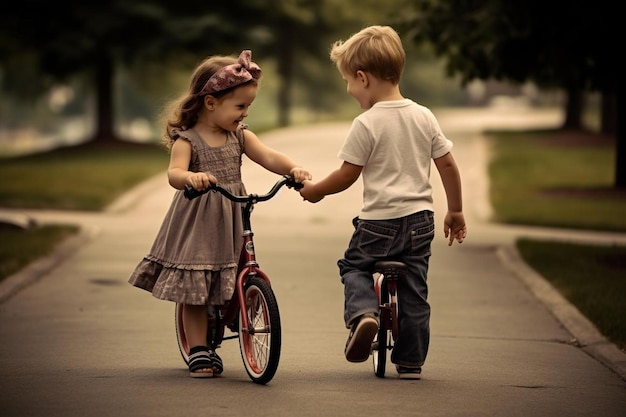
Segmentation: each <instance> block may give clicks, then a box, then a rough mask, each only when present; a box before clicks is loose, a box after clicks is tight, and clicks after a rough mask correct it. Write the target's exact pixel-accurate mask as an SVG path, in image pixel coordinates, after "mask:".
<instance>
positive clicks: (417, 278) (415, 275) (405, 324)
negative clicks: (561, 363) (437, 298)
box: [337, 211, 435, 367]
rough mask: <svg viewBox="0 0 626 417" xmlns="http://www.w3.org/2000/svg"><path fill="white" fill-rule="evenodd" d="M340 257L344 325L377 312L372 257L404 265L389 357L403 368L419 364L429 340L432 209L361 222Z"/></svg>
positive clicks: (425, 352) (354, 222) (355, 221)
mask: <svg viewBox="0 0 626 417" xmlns="http://www.w3.org/2000/svg"><path fill="white" fill-rule="evenodd" d="M352 223H353V224H354V227H355V231H354V234H353V235H352V238H351V239H350V245H349V246H348V249H347V250H346V252H345V254H344V257H343V258H342V259H340V260H339V261H338V262H337V265H338V266H339V274H340V275H341V282H342V283H343V284H344V295H345V304H344V320H345V323H346V327H348V328H349V327H350V324H351V323H352V321H353V320H354V319H356V318H357V317H359V316H361V315H362V314H364V313H375V314H376V313H378V299H377V298H376V293H375V292H374V280H373V278H372V269H373V267H374V263H375V262H376V261H379V260H382V259H394V260H398V261H402V262H404V263H405V264H406V265H407V267H408V274H407V276H406V279H402V280H400V281H399V282H398V339H397V341H396V344H395V346H394V349H393V352H392V354H391V361H392V362H393V363H395V364H398V365H404V366H413V367H416V366H422V365H423V364H424V361H425V360H426V355H427V353H428V345H429V342H430V304H428V301H427V298H428V286H427V284H426V278H427V275H428V261H429V259H430V254H431V252H430V245H431V242H432V240H433V238H434V236H435V222H434V213H433V212H431V211H420V212H418V213H414V214H410V215H408V216H405V217H402V218H399V219H390V220H361V219H359V218H358V217H357V218H355V219H354V220H353V221H352Z"/></svg>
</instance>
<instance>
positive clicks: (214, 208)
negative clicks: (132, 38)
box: [128, 50, 311, 377]
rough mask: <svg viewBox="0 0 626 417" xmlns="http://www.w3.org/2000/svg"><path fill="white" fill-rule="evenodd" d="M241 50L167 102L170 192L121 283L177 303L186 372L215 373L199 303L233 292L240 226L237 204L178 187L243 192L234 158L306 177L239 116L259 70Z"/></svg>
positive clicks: (216, 59)
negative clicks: (150, 239)
mask: <svg viewBox="0 0 626 417" xmlns="http://www.w3.org/2000/svg"><path fill="white" fill-rule="evenodd" d="M251 57H252V53H251V51H249V50H245V51H243V52H242V53H241V55H240V56H239V59H236V58H235V57H231V56H213V57H210V58H208V59H206V60H204V61H203V62H202V63H201V64H200V65H199V67H198V68H197V69H196V70H195V72H194V74H193V76H192V79H191V85H190V87H189V91H188V93H187V94H186V95H185V96H184V97H183V98H182V99H180V100H179V101H178V102H176V103H175V104H174V112H173V114H171V115H170V116H169V118H168V121H167V128H166V133H165V136H164V142H165V145H166V147H167V148H168V150H169V152H170V163H169V167H168V171H167V175H168V180H169V183H170V185H171V186H172V187H174V188H176V189H177V190H179V191H177V192H176V193H175V195H174V198H173V200H172V204H171V206H170V208H169V210H168V212H167V214H166V215H165V219H164V221H163V224H162V225H161V228H160V230H159V232H158V234H157V236H156V239H155V242H154V243H153V245H152V249H151V250H150V253H149V254H148V255H146V256H145V257H144V259H143V260H141V262H139V264H138V265H137V267H136V269H135V271H134V272H133V273H132V275H131V277H130V279H129V281H128V282H129V283H130V284H132V285H134V286H136V287H139V288H142V289H144V290H147V291H150V292H151V293H152V295H153V296H154V297H156V298H159V299H162V300H169V301H173V302H176V303H180V304H182V305H183V326H184V329H185V334H186V335H187V338H188V341H189V346H191V349H190V352H189V371H190V375H191V376H192V377H212V376H214V375H219V374H221V373H222V371H223V365H222V361H221V359H220V357H219V356H218V355H217V354H216V353H215V351H213V350H209V349H208V347H207V343H206V331H207V305H220V304H224V302H225V301H226V300H229V299H230V298H231V297H232V295H233V292H234V283H235V278H236V273H237V262H238V257H239V250H240V248H241V245H242V243H243V241H242V240H243V238H242V232H243V225H242V221H241V209H240V206H239V204H237V203H233V202H231V201H230V200H228V199H226V198H222V196H221V195H220V194H219V193H206V194H203V195H202V196H201V197H198V198H196V199H194V200H191V201H189V200H187V199H185V197H184V194H183V192H182V191H181V190H182V189H184V187H185V185H189V186H191V187H193V188H195V189H196V190H204V189H206V188H207V187H209V185H210V184H217V183H219V184H220V185H221V186H222V187H224V188H226V189H227V190H228V191H230V192H231V193H232V194H235V195H245V194H247V192H246V189H245V187H244V184H243V183H242V182H241V161H242V160H241V158H242V154H244V153H245V154H246V155H247V156H248V157H249V158H250V159H251V160H252V161H254V162H256V163H258V164H259V165H261V166H262V167H264V168H265V169H267V170H269V171H271V172H274V173H276V174H280V175H283V174H291V175H293V177H294V178H295V180H296V181H298V182H302V181H304V180H307V179H311V175H310V174H309V172H308V171H306V170H305V169H303V168H301V167H299V166H297V165H296V163H295V162H293V161H292V160H291V159H290V158H289V157H287V156H286V155H284V154H282V153H280V152H277V151H275V150H273V149H271V148H269V147H267V146H265V145H264V144H263V143H261V141H260V140H259V138H258V137H257V136H256V135H255V134H254V133H252V132H251V131H249V130H247V125H245V124H243V123H242V121H243V119H244V118H245V117H246V116H247V115H248V109H249V107H250V105H251V104H252V102H253V101H254V99H255V97H256V95H257V89H258V80H259V78H260V76H261V69H260V68H259V66H258V65H257V64H255V63H254V62H252V61H251Z"/></svg>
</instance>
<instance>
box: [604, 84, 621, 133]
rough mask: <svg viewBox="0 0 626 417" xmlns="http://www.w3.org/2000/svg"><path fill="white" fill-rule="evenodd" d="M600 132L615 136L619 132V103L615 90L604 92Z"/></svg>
mask: <svg viewBox="0 0 626 417" xmlns="http://www.w3.org/2000/svg"><path fill="white" fill-rule="evenodd" d="M600 132H601V133H602V134H603V135H607V136H613V135H615V134H616V133H617V104H616V99H615V92H614V91H605V92H603V93H602V108H601V114H600Z"/></svg>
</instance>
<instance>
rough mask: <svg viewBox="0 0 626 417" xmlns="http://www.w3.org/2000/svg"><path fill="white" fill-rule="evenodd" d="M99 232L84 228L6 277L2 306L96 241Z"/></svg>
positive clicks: (0, 287) (0, 284)
mask: <svg viewBox="0 0 626 417" xmlns="http://www.w3.org/2000/svg"><path fill="white" fill-rule="evenodd" d="M99 232H100V231H99V229H97V228H95V227H93V228H84V227H83V228H81V229H80V231H79V233H78V234H77V235H75V236H72V237H69V238H67V239H65V240H64V241H63V242H61V243H59V244H58V245H57V246H56V247H55V248H54V249H53V251H52V252H51V253H50V254H48V255H46V256H44V257H42V258H39V259H37V260H35V261H33V262H31V263H29V264H28V265H26V266H25V267H24V268H22V269H21V270H20V271H18V272H16V273H15V274H13V275H10V276H8V277H6V278H5V279H4V280H2V281H1V282H0V304H2V303H4V302H5V301H7V300H8V299H9V298H11V297H13V296H14V295H15V294H17V293H18V292H20V291H21V290H23V289H24V288H26V287H28V286H29V285H31V284H33V283H35V282H36V281H38V280H39V279H40V278H41V277H42V276H44V275H46V274H47V273H48V272H50V270H51V269H53V268H54V267H56V266H57V265H59V264H61V263H62V262H63V261H65V260H66V259H67V258H69V257H70V256H72V255H73V254H74V253H75V252H76V249H78V248H80V247H81V246H82V245H84V244H85V243H87V242H88V241H90V240H92V239H94V238H95V237H96V236H97V235H98V233H99Z"/></svg>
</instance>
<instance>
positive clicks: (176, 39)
mask: <svg viewBox="0 0 626 417" xmlns="http://www.w3.org/2000/svg"><path fill="white" fill-rule="evenodd" d="M615 16H616V13H615V5H614V4H612V2H609V1H608V0H598V1H596V2H594V3H593V4H590V3H575V4H572V3H571V2H568V1H565V0H555V1H553V2H549V3H546V2H540V1H538V0H523V1H522V0H506V1H505V0H473V1H471V0H376V1H374V0H358V1H357V0H231V1H229V2H225V3H219V2H217V3H207V2H206V1H198V0H181V1H178V2H171V1H166V0H136V1H133V2H127V1H125V0H108V1H97V0H96V1H93V2H88V3H85V2H83V1H78V0H57V1H55V2H45V3H42V2H39V1H35V0H22V1H20V2H15V3H12V8H11V11H7V12H4V13H3V14H2V15H1V16H0V91H1V92H2V99H1V100H0V152H4V153H6V152H8V149H13V151H14V152H15V151H16V150H17V152H19V151H20V149H24V150H26V149H48V148H51V147H56V146H59V145H65V144H72V143H78V142H85V141H90V140H98V141H109V140H119V139H123V140H134V141H156V140H158V137H159V136H160V134H161V124H160V123H159V114H160V112H161V109H162V108H163V106H164V105H165V104H166V102H167V101H169V100H172V99H174V98H176V97H178V96H179V95H181V94H182V93H183V92H184V91H185V90H186V88H187V86H188V82H189V78H190V76H191V72H192V71H193V69H194V68H195V66H196V65H197V64H198V63H199V62H200V61H201V60H202V59H203V58H205V57H206V56H208V55H212V54H234V55H237V54H238V53H239V52H240V51H241V50H242V49H252V50H253V59H254V60H255V61H256V62H258V63H259V64H260V65H261V67H262V68H263V70H264V78H263V80H262V91H261V94H260V95H259V97H258V98H257V101H256V102H255V105H254V110H253V111H252V112H251V114H250V117H249V118H248V119H247V122H248V123H249V124H251V125H252V126H253V127H254V129H255V130H257V131H260V130H265V129H270V128H274V127H282V126H287V125H290V124H294V123H298V124H301V123H314V122H317V121H322V120H328V119H349V118H351V117H353V116H354V115H356V114H357V113H358V112H360V111H361V110H360V109H359V108H358V106H356V105H355V104H354V103H353V102H352V101H351V98H350V97H349V96H348V95H347V94H345V86H344V85H343V82H342V80H341V77H340V76H338V74H337V71H336V69H335V68H334V67H333V65H332V63H331V62H330V60H329V59H328V51H329V48H330V44H331V43H332V42H333V41H335V40H337V39H346V38H347V37H349V36H350V35H351V34H352V33H354V32H356V31H358V30H359V29H361V28H362V27H364V26H367V25H371V24H388V25H391V26H393V27H394V28H396V30H397V31H398V32H399V33H400V35H401V36H402V38H403V41H404V43H405V47H406V49H407V57H408V59H407V66H406V70H405V75H404V78H403V81H402V85H401V87H402V91H403V93H404V95H405V96H407V97H410V98H413V99H414V100H416V101H418V102H420V103H422V104H424V105H427V106H429V107H443V106H485V105H489V104H492V103H494V102H497V101H496V100H498V99H499V100H500V102H501V99H502V97H505V98H508V99H512V100H516V102H522V103H524V104H526V105H533V106H541V105H552V106H562V107H563V114H564V122H563V126H562V127H563V128H568V129H587V128H589V127H590V126H589V125H588V124H586V120H587V119H585V117H584V115H585V114H588V113H589V110H590V109H591V111H592V112H595V114H597V115H598V117H597V122H596V123H594V124H593V126H591V127H593V128H596V129H598V130H599V131H601V132H602V133H604V134H608V135H615V134H617V132H618V129H617V124H618V123H617V121H618V120H619V117H618V116H617V111H618V109H619V108H620V107H618V106H617V101H618V98H617V97H618V95H619V93H620V89H619V88H618V87H619V86H618V83H617V76H618V75H617V74H618V68H619V67H618V65H617V60H618V58H617V57H618V54H616V53H615V51H614V50H613V48H612V47H611V46H610V45H612V43H611V42H612V41H613V40H614V39H616V37H614V36H616V34H617V28H618V25H617V24H613V23H616V22H614V20H615V19H616V17H615ZM622 107H626V106H622ZM622 111H623V109H622ZM60 122H62V123H60ZM624 144H626V140H618V141H617V152H616V153H617V158H618V164H617V165H618V169H617V170H616V173H615V177H616V180H615V185H616V186H626V172H624V167H626V163H622V160H623V158H624V157H626V151H624V150H623V149H622V148H624Z"/></svg>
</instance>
